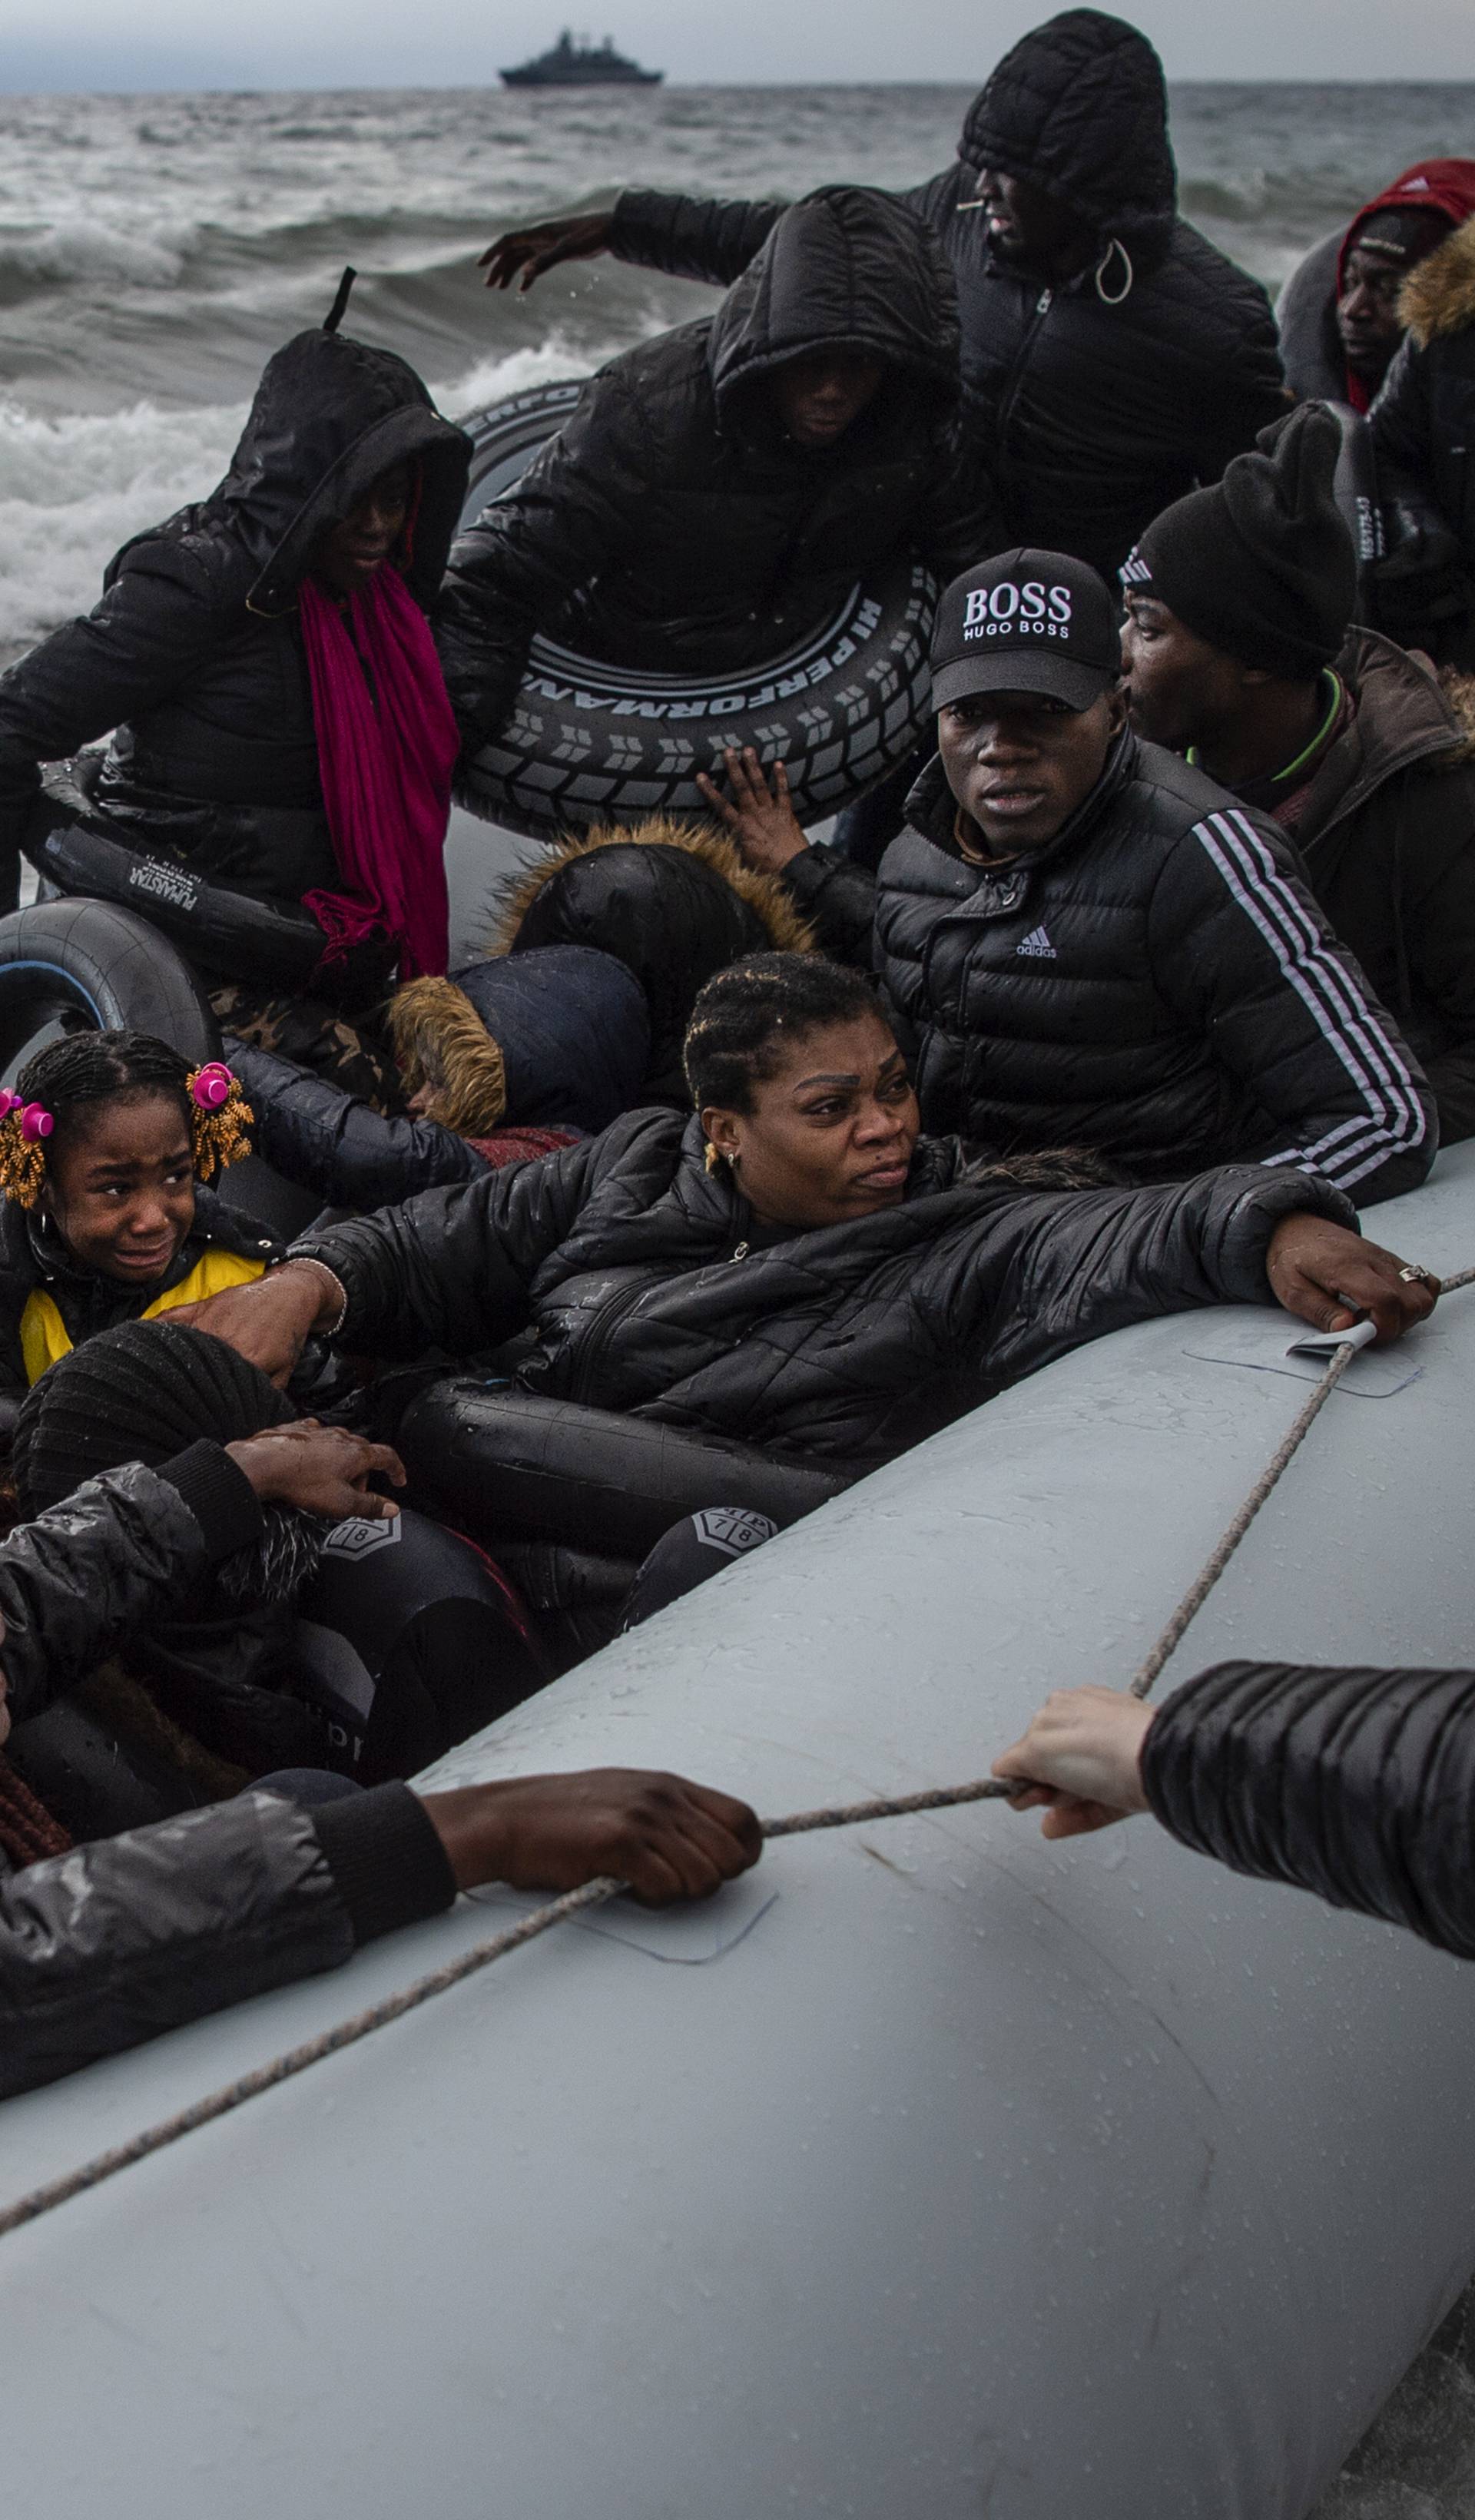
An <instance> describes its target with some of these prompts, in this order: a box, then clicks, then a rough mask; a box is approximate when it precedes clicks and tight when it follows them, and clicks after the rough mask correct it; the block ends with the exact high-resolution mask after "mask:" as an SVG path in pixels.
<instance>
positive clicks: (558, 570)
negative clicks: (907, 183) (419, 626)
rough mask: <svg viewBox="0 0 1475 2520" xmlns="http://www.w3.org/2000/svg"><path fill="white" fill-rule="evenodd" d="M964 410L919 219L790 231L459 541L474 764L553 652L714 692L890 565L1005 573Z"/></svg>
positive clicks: (930, 245)
mask: <svg viewBox="0 0 1475 2520" xmlns="http://www.w3.org/2000/svg"><path fill="white" fill-rule="evenodd" d="M958 394H959V377H958V313H957V305H956V301H955V294H954V290H953V283H952V278H951V275H950V273H949V270H948V266H947V262H946V260H945V258H944V256H943V255H942V253H941V252H940V250H939V248H938V247H937V245H936V243H935V242H934V240H933V239H932V237H931V236H930V235H929V234H928V232H927V230H926V229H925V228H924V227H923V226H922V224H921V222H920V221H919V220H918V219H916V217H915V216H914V214H913V212H912V211H910V210H909V209H906V208H905V207H904V206H903V205H902V204H901V203H898V202H895V201H892V200H891V199H889V198H888V196H887V195H885V194H884V193H873V192H866V191H862V190H859V189H854V188H846V187H843V186H832V187H830V188H828V189H827V190H826V191H824V192H819V193H815V194H813V195H811V196H810V198H809V199H808V200H807V201H804V202H800V203H797V204H796V205H795V206H794V208H792V209H790V210H786V211H785V212H784V214H783V216H782V219H780V220H779V221H778V222H777V224H776V225H775V227H774V232H773V234H772V236H771V237H770V238H769V239H768V240H767V242H766V243H765V244H764V245H763V247H762V250H761V251H760V252H759V253H758V255H757V258H756V259H755V260H754V262H753V264H752V267H751V269H750V270H747V271H745V272H744V273H743V274H742V276H741V278H740V279H738V280H737V282H736V283H735V285H734V287H733V288H732V289H730V290H729V292H728V294H727V296H726V297H725V298H724V300H723V302H722V305H721V306H720V307H719V308H718V311H717V313H716V314H715V315H713V316H710V317H707V318H704V319H703V320H701V321H700V322H697V323H694V324H684V325H682V326H680V327H679V329H678V330H677V331H675V332H672V333H665V334H662V335H661V336H660V337H659V338H658V339H657V340H654V341H648V342H644V343H642V344H641V346H640V347H639V348H637V349H634V350H627V351H625V352H624V353H623V354H622V356H620V357H619V358H617V359H612V360H610V362H609V363H608V365H607V366H606V367H604V368H602V369H601V370H600V372H599V374H598V375H597V376H596V377H594V378H593V379H592V380H591V381H590V382H589V384H588V385H587V386H586V387H585V390H584V393H583V395H582V397H581V399H580V402H579V405H578V408H577V410H576V411H575V412H574V414H573V416H572V418H571V419H570V420H569V421H568V422H567V423H566V425H565V426H564V427H563V428H561V429H560V430H559V434H558V435H557V436H556V437H555V438H554V439H553V440H552V441H551V443H550V444H549V445H547V446H546V447H544V448H543V450H542V452H541V453H540V454H539V455H538V457H537V458H536V460H535V461H534V462H533V463H532V464H531V465H530V466H529V468H528V470H527V472H525V473H524V474H523V476H522V478H521V480H520V481H519V482H518V483H517V485H516V488H515V489H514V490H513V491H511V492H510V493H509V494H508V495H507V497H505V498H502V499H497V500H494V501H493V502H492V504H491V505H490V506H489V507H488V508H487V509H485V510H484V512H483V514H482V515H481V516H480V517H478V519H477V521H476V523H475V524H474V525H473V526H472V527H471V528H470V529H469V531H468V532H467V533H465V534H463V535H461V537H460V538H459V540H458V541H457V543H456V545H455V547H454V549H453V551H452V554H451V561H450V566H449V570H448V573H447V577H446V583H445V587H444V589H443V591H442V594H441V597H440V600H439V602H438V604H437V606H436V610H435V633H436V639H437V642H438V645H439V648H440V654H441V662H442V664H443V666H444V668H445V677H446V685H447V688H448V690H449V691H450V694H451V698H452V701H453V703H454V705H455V709H456V714H457V717H458V719H459V721H460V724H461V729H462V734H463V739H464V742H465V743H466V745H467V747H468V748H469V749H470V748H474V747H475V746H476V745H478V744H479V743H481V742H484V741H485V740H486V739H487V738H488V737H490V736H492V735H493V734H495V732H496V730H497V729H498V728H499V727H500V726H501V725H503V724H504V722H505V721H506V719H507V717H508V715H509V713H510V711H511V709H512V706H513V703H514V699H515V697H516V693H517V687H518V684H519V682H520V680H521V677H522V673H523V670H524V667H525V665H526V661H527V653H528V649H529V646H530V644H531V641H532V638H533V634H534V632H535V631H538V630H543V631H547V632H550V633H553V634H554V635H556V636H557V637H558V638H559V639H560V640H562V641H564V642H566V643H571V644H573V645H575V646H577V647H582V648H586V649H587V650H589V651H590V652H593V653H595V654H598V655H601V656H606V657H610V658H612V659H614V660H615V661H616V662H618V663H620V664H622V665H628V666H632V667H637V668H638V667H640V666H648V667H649V668H650V669H651V670H653V671H659V672H675V671H679V670H695V671H699V672H702V673H718V672H721V671H722V670H724V669H725V668H726V667H729V666H737V665H741V664H749V663H751V662H753V661H754V660H756V659H758V658H761V657H762V656H764V655H766V654H773V653H777V652H780V651H782V649H783V648H785V647H787V646H790V645H791V644H792V643H793V641H794V640H795V639H796V638H797V637H798V636H799V635H800V634H801V633H802V632H803V631H805V630H806V629H808V628H810V627H812V625H813V624H814V622H815V621H816V620H817V619H818V618H819V617H820V615H821V614H822V613H823V612H824V610H825V608H826V607H827V605H828V604H829V603H830V602H831V601H832V600H833V599H834V597H835V596H836V595H837V594H839V593H840V592H842V591H843V590H844V589H845V588H847V587H849V586H851V585H853V584H854V582H855V579H856V578H857V576H858V575H859V574H860V573H861V572H862V571H863V570H865V569H870V568H873V567H874V566H875V564H876V563H877V562H879V561H882V560H884V559H885V558H886V556H887V555H888V554H889V553H891V552H894V551H899V550H906V549H909V548H910V549H912V550H914V551H916V553H917V554H919V556H920V557H921V558H922V559H923V560H924V561H925V562H927V563H928V565H929V566H930V567H931V568H932V569H933V570H934V572H935V573H936V574H937V575H938V576H939V577H947V576H950V575H951V574H952V572H953V571H954V570H955V569H957V568H958V567H960V566H961V563H962V562H963V561H964V560H966V559H969V558H971V557H972V556H973V555H974V554H976V553H977V552H979V551H988V550H992V549H993V548H994V547H995V546H996V544H997V542H998V539H999V536H998V530H997V522H996V512H995V504H994V499H993V494H992V491H991V489H990V488H989V486H988V484H987V483H986V481H985V480H984V479H983V478H982V477H981V475H980V474H979V473H978V472H976V471H975V468H974V466H973V465H972V463H971V462H965V461H964V460H963V458H962V456H961V452H960V449H959V445H958V440H957V433H956V416H957V402H958Z"/></svg>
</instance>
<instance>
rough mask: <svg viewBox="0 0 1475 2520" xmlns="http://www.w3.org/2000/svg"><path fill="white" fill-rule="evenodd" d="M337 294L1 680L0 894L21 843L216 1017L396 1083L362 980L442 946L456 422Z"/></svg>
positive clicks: (363, 1079) (331, 1067)
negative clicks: (110, 904) (156, 931)
mask: <svg viewBox="0 0 1475 2520" xmlns="http://www.w3.org/2000/svg"><path fill="white" fill-rule="evenodd" d="M345 295H346V282H345V288H344V290H343V291H340V293H339V300H338V304H337V305H336V306H335V309H334V314H333V316H332V317H330V319H329V323H328V324H327V325H326V326H325V327H323V329H322V330H320V331H316V332H310V333H301V334H299V335H298V336H297V337H296V338H295V339H294V340H291V341H289V342H288V343H287V345H286V347H285V348H283V349H281V350H279V351H278V352H277V353H276V355H275V357H274V358H272V359H271V360H270V361H269V363H268V365H267V368H266V371H265V373H264V375H263V377H262V379H261V382H260V385H259V387H258V388H257V392H256V396H255V399H254V401H253V403H252V405H251V411H250V416H249V418H248V420H247V422H246V429H245V433H244V434H243V436H242V439H241V443H240V445H239V446H238V447H237V450H236V453H235V456H234V458H233V460H232V463H231V468H230V471H229V472H227V474H226V476H225V479H224V480H223V481H222V482H221V483H220V485H219V487H218V488H217V489H216V490H214V491H213V492H212V493H211V495H210V497H209V498H207V499H205V500H203V501H202V502H201V503H200V504H199V505H197V506H194V507H190V508H186V509H183V510H181V511H180V512H179V514H178V515H176V516H174V517H170V518H168V520H167V521H166V522H165V523H163V524H161V525H158V526H156V527H154V528H153V529H152V530H151V531H150V532H148V533H145V534H142V535H140V536H138V537H137V538H136V539H135V540H134V541H133V542H131V543H129V544H127V545H125V547H124V549H123V550H122V551H121V552H119V553H118V555H117V556H116V558H115V559H114V560H113V561H112V563H111V565H110V567H109V569H108V572H107V576H106V580H105V592H104V595H103V599H102V602H101V603H100V604H99V605H98V607H96V609H95V610H94V611H93V612H91V613H90V614H88V615H87V617H86V618H85V619H82V620H77V621H72V622H70V623H68V624H67V626H66V627H65V628H63V629H61V630H59V631H57V632H55V633H54V635H53V636H52V637H51V638H49V639H47V640H46V641H44V642H43V644H42V645H41V646H40V647H39V648H37V649H35V650H33V652H31V654H30V655H28V656H27V657H25V658H24V659H23V660H22V663H21V664H19V665H17V666H16V667H14V668H13V670H12V671H11V672H10V673H9V674H7V675H6V676H5V677H4V678H3V679H0V909H4V908H7V907H9V906H10V904H11V903H12V902H13V901H14V899H15V884H16V876H17V870H18V856H19V852H21V851H22V850H24V851H25V852H27V853H28V854H29V855H31V856H32V857H33V859H34V860H35V861H36V863H37V864H38V865H39V866H40V868H41V869H42V872H43V873H44V874H46V875H47V876H48V877H51V879H52V880H53V881H55V882H57V883H59V884H60V886H61V888H62V889H64V890H77V891H85V892H92V893H101V894H103V895H104V896H105V897H111V898H112V899H115V900H118V901H120V902H123V903H125V904H126V905H127V906H128V907H130V908H132V909H135V910H137V911H139V912H140V913H141V914H142V915H143V916H144V917H145V918H147V919H148V920H149V921H150V922H151V923H152V924H154V925H155V926H156V927H158V928H160V929H162V930H163V931H164V933H166V934H167V935H169V936H170V937H171V938H172V940H173V941H174V943H175V944H176V945H177V946H178V947H179V949H180V951H181V952H182V953H183V954H184V955H185V956H186V958H187V959H188V960H189V961H190V962H191V963H192V964H193V965H194V966H195V967H196V968H197V969H198V970H199V972H200V973H201V978H202V980H203V981H204V983H205V985H206V986H207V987H208V989H209V993H210V998H211V1003H212V1005H213V1006H214V1008H215V1011H216V1013H217V1014H218V1016H219V1017H220V1020H221V1022H222V1024H223V1025H224V1026H225V1027H226V1028H227V1029H228V1030H229V1031H230V1032H232V1033H235V1034H237V1035H239V1036H240V1037H242V1038H243V1039H245V1040H247V1041H250V1042H254V1043H256V1044H258V1045H259V1046H261V1047H262V1048H266V1049H272V1050H276V1051H279V1052H281V1053H282V1054H283V1055H284V1056H286V1057H291V1058H293V1059H295V1060H297V1061H298V1062H299V1063H301V1064H303V1065H305V1066H308V1067H312V1068H316V1069H317V1070H319V1071H320V1072H322V1073H327V1074H331V1075H333V1076H335V1078H336V1079H337V1080H338V1082H340V1083H341V1084H342V1085H344V1086H345V1087H346V1088H347V1089H348V1090H349V1091H351V1092H353V1093H356V1094H360V1095H362V1096H364V1097H365V1098H366V1099H368V1100H369V1101H371V1102H376V1103H377V1104H379V1105H380V1107H382V1108H387V1109H394V1108H397V1107H399V1089H398V1082H397V1078H396V1073H395V1068H394V1063H393V1059H392V1057H391V1055H390V1053H389V1049H388V1045H387V1040H386V1038H385V1036H384V1035H383V1034H382V1033H381V1030H380V1015H381V1011H382V1008H383V1005H384V1002H385V1000H386V999H387V997H388V995H389V992H390V990H391V989H392V988H393V986H394V985H395V983H396V981H397V980H407V979H414V978H419V977H421V976H422V975H424V974H425V973H442V972H444V970H445V967H446V951H447V910H446V886H445V874H444V868H443V862H442V850H443V845H444V839H445V830H446V821H447V816H448V812H449V806H450V791H451V771H452V766H453V763H454V761H455V757H456V749H457V739H456V729H455V724H454V721H453V719H452V716H451V710H450V705H449V702H448V700H447V698H446V694H445V686H444V684H443V682H442V680H441V675H440V667H439V665H438V663H437V661H436V655H435V650H434V647H433V645H432V643H431V640H430V635H429V630H428V628H427V626H426V621H425V611H426V608H427V607H428V605H429V604H430V602H431V600H432V599H433V597H434V594H435V592H436V589H437V587H438V585H439V583H440V578H441V574H442V571H443V569H444V565H445V558H446V553H447V550H448V549H449V546H450V541H451V537H452V535H453V533H454V532H455V530H456V526H457V522H458V520H459V517H460V514H461V509H462V504H463V501H464V499H465V495H466V482H467V471H468V465H469V442H468V440H467V438H466V437H465V435H464V434H463V432H462V431H461V430H460V429H459V428H455V427H452V426H451V424H450V423H449V422H447V421H445V420H442V419H441V418H440V416H439V414H438V413H437V412H436V410H435V408H434V406H433V404H432V403H431V401H430V398H429V395H428V394H427V393H426V391H425V386H424V385H423V384H422V382H421V381H420V379H419V377H417V376H416V374H415V372H414V370H413V369H412V368H410V367H408V366H407V365H406V363H405V362H404V360H402V359H399V358H396V357H395V356H394V355H393V353H392V352H390V351H387V350H380V349H375V348H371V347H370V346H369V345H368V344H367V343H365V342H362V341H357V340H352V339H349V338H348V337H345V336H344V335H342V334H340V333H338V332H337V331H336V329H335V319H336V318H337V316H339V315H340V314H341V312H342V304H343V300H344V297H345ZM110 730H112V732H111V735H110ZM102 736H110V740H109V742H108V745H107V748H106V750H105V751H104V752H102V753H101V754H98V753H84V754H83V755H82V757H81V759H80V761H76V762H72V763H70V764H69V766H68V768H67V770H66V771H65V772H64V773H63V774H62V775H61V776H60V777H58V776H57V774H55V773H54V774H53V776H52V778H51V779H50V780H49V781H48V783H47V790H46V792H43V790H42V783H41V770H42V765H43V764H46V763H58V762H62V761H64V760H65V758H66V756H68V755H71V754H74V753H76V752H77V750H78V748H79V747H80V746H82V745H85V744H88V743H91V742H95V740H96V739H97V738H99V737H102ZM7 861H8V863H7ZM7 885H8V886H9V890H8V891H7Z"/></svg>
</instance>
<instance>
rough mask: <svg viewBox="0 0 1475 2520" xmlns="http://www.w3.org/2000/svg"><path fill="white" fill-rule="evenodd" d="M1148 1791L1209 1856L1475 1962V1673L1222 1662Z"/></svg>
mask: <svg viewBox="0 0 1475 2520" xmlns="http://www.w3.org/2000/svg"><path fill="white" fill-rule="evenodd" d="M1142 1782H1143V1785H1144V1786H1145V1789H1146V1793H1147V1797H1148V1801H1149V1802H1150V1804H1151V1807H1152V1809H1153V1811H1154V1812H1155V1813H1156V1815H1157V1817H1158V1819H1159V1820H1160V1821H1161V1822H1162V1823H1163V1825H1164V1827H1165V1828H1169V1829H1171V1830H1172V1832H1173V1834H1174V1836H1175V1837H1179V1838H1182V1840H1183V1841H1184V1845H1185V1846H1191V1847H1193V1848H1195V1849H1196V1850H1197V1852H1198V1853H1199V1854H1200V1855H1213V1856H1217V1857H1218V1859H1219V1861H1220V1862H1221V1863H1222V1864H1228V1865H1229V1866H1230V1867H1231V1868H1232V1869H1233V1870H1234V1871H1236V1872H1248V1873H1252V1874H1254V1875H1255V1876H1256V1877H1257V1878H1258V1879H1261V1880H1267V1881H1288V1882H1292V1883H1294V1884H1295V1885H1296V1886H1297V1887H1298V1888H1300V1889H1303V1890H1311V1891H1314V1892H1315V1893H1316V1894H1317V1896H1318V1897H1319V1898H1321V1899H1325V1900H1327V1901H1328V1902H1329V1903H1330V1905H1331V1906H1332V1907H1334V1908H1356V1909H1360V1910H1362V1911H1363V1913H1364V1914H1367V1915H1372V1916H1385V1917H1387V1918H1388V1919H1389V1921H1390V1922H1391V1923H1393V1924H1396V1925H1407V1926H1408V1930H1409V1932H1410V1933H1414V1934H1418V1935H1421V1936H1422V1938H1423V1939H1424V1941H1425V1942H1430V1943H1437V1944H1438V1945H1439V1947H1440V1949H1441V1950H1442V1951H1447V1952H1454V1953H1457V1954H1458V1956H1459V1957H1460V1958H1463V1959H1470V1958H1475V1672H1472V1671H1374V1670H1367V1669H1356V1670H1330V1669H1326V1670H1323V1669H1319V1668H1318V1667H1317V1666H1315V1665H1306V1664H1300V1663H1251V1662H1227V1663H1220V1664H1217V1665H1216V1666H1215V1668H1214V1669H1213V1670H1212V1671H1206V1672H1202V1673H1200V1675H1199V1677H1198V1678H1197V1679H1196V1680H1192V1681H1189V1683H1188V1684H1187V1687H1186V1688H1180V1689H1178V1690H1176V1691H1175V1692H1174V1694H1173V1696H1172V1697H1170V1698H1168V1699H1167V1700H1166V1701H1165V1702H1164V1704H1163V1706H1162V1707H1161V1708H1160V1709H1159V1711H1158V1713H1157V1715H1156V1717H1155V1719H1154V1721H1153V1723H1152V1726H1151V1729H1150V1731H1149V1732H1148V1733H1147V1738H1146V1742H1145V1744H1144V1747H1143V1752H1142Z"/></svg>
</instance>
